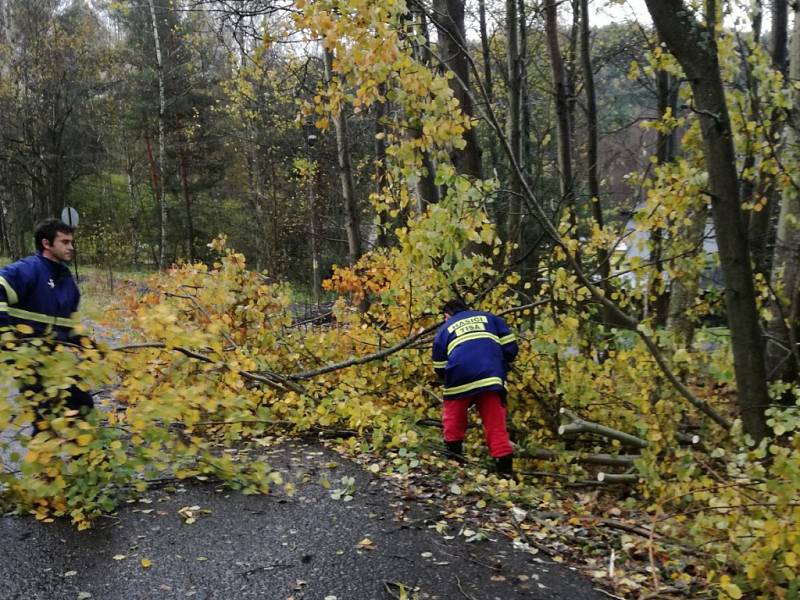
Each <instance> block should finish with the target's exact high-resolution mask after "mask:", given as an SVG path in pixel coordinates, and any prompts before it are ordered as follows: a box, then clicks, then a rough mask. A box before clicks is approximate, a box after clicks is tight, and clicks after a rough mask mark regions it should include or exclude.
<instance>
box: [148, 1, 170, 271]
mask: <svg viewBox="0 0 800 600" xmlns="http://www.w3.org/2000/svg"><path fill="white" fill-rule="evenodd" d="M148 2H149V4H150V18H151V19H152V24H153V43H154V44H155V48H156V72H157V73H158V174H159V177H158V180H159V186H158V189H157V193H158V206H159V208H160V211H159V215H160V220H161V236H160V238H159V250H158V268H159V269H164V267H165V266H166V265H165V263H166V249H167V199H166V195H165V193H164V156H165V154H166V152H165V148H164V145H165V140H164V136H165V134H164V119H165V115H166V112H167V111H166V107H167V101H166V94H165V91H164V63H163V61H162V60H161V39H160V37H159V35H158V20H157V19H156V6H155V2H154V1H153V0H148Z"/></svg>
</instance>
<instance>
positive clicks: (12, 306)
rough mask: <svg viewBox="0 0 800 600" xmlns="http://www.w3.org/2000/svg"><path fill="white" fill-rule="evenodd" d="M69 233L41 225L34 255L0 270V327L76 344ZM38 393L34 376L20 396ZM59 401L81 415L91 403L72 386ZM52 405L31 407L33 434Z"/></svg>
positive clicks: (53, 224)
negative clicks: (25, 329)
mask: <svg viewBox="0 0 800 600" xmlns="http://www.w3.org/2000/svg"><path fill="white" fill-rule="evenodd" d="M74 234H75V230H74V229H73V228H72V227H70V226H69V225H67V224H66V223H64V222H63V221H60V220H58V219H48V220H46V221H42V222H41V223H39V224H38V225H37V226H36V231H35V233H34V239H35V241H36V249H37V252H36V254H34V255H32V256H28V257H26V258H23V259H22V260H18V261H17V262H15V263H12V264H10V265H8V266H6V267H3V268H2V269H0V328H3V327H12V328H13V327H16V326H18V325H27V326H28V327H30V328H31V329H32V330H33V333H32V334H29V335H32V336H34V337H41V338H45V339H51V340H54V341H56V342H73V343H75V342H77V341H78V338H77V336H76V335H75V333H74V331H73V330H74V327H75V326H76V325H77V319H76V315H75V313H76V311H77V310H78V303H79V302H80V297H81V295H80V291H79V290H78V286H77V285H76V284H75V281H74V280H73V279H72V275H71V274H70V272H69V268H68V267H67V265H66V264H65V263H68V262H69V261H71V260H72V258H73V256H74V254H75V248H74V245H73V243H74ZM17 331H19V330H17ZM18 335H19V333H18ZM43 389H44V387H43V386H42V383H41V380H40V379H39V378H38V377H37V381H36V382H35V383H33V384H28V385H26V386H25V387H24V388H23V389H22V392H23V393H25V392H26V391H30V392H31V393H33V394H35V395H40V394H41V393H42V391H43ZM64 399H65V405H66V407H67V408H69V409H72V410H78V411H83V412H86V411H88V410H90V409H91V408H92V407H93V404H94V403H93V402H92V396H91V394H89V393H88V392H86V391H84V390H82V389H80V388H79V387H78V386H77V385H72V386H70V387H69V388H68V389H67V390H66V394H65V397H64ZM56 402H57V400H56V399H52V400H49V401H47V400H46V401H43V402H41V403H40V404H39V405H38V406H37V407H36V408H35V412H36V415H37V419H36V421H35V422H34V425H33V434H34V435H36V433H37V432H38V431H40V430H41V427H40V424H39V421H41V420H42V419H45V418H46V415H47V414H48V413H49V412H51V411H52V409H53V408H54V405H55V404H56Z"/></svg>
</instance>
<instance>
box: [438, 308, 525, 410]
mask: <svg viewBox="0 0 800 600" xmlns="http://www.w3.org/2000/svg"><path fill="white" fill-rule="evenodd" d="M517 351H518V348H517V342H516V338H515V337H514V334H513V333H511V331H510V330H509V329H508V325H506V322H505V321H503V319H501V318H500V317H497V316H495V315H493V314H491V313H488V312H481V311H475V310H465V311H461V312H459V313H457V314H455V315H453V316H452V317H450V318H449V319H448V320H447V321H445V323H444V325H442V327H441V328H440V329H439V331H438V332H437V333H436V338H435V339H434V340H433V367H434V368H435V369H436V372H437V373H438V374H439V375H440V376H442V375H443V376H444V399H445V400H452V399H454V398H463V397H465V396H473V395H475V394H478V393H479V392H485V391H489V390H495V391H499V392H500V394H501V396H502V397H503V398H505V393H506V375H507V373H508V369H509V365H510V363H511V361H513V360H514V359H515V358H516V356H517Z"/></svg>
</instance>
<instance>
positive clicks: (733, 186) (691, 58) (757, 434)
mask: <svg viewBox="0 0 800 600" xmlns="http://www.w3.org/2000/svg"><path fill="white" fill-rule="evenodd" d="M646 2H647V8H648V10H649V11H650V15H651V16H652V18H653V23H654V24H655V27H656V30H657V32H658V34H659V37H660V38H661V39H662V40H664V42H665V43H666V44H667V47H668V48H669V50H670V51H671V52H672V53H673V54H674V55H675V57H676V58H677V59H678V62H679V63H680V64H681V66H682V67H683V70H684V72H685V73H686V75H687V77H688V79H689V83H690V85H691V86H692V91H693V92H694V108H695V110H697V112H698V113H699V114H700V125H701V127H702V131H703V147H704V152H705V163H706V169H707V170H708V186H709V192H708V193H709V195H710V196H711V210H712V215H713V217H714V226H715V229H716V235H717V244H718V247H719V258H720V263H721V265H722V272H723V276H724V277H725V304H726V307H727V311H728V325H729V327H730V330H731V346H732V349H733V359H734V369H735V372H736V384H737V400H738V404H739V409H740V412H741V417H742V422H743V424H744V430H745V432H747V433H748V434H750V435H751V436H752V437H753V438H754V439H756V440H760V439H762V438H763V437H764V436H766V435H767V434H768V428H767V423H766V418H765V415H764V410H765V408H766V407H767V405H768V404H769V396H768V394H767V381H766V372H765V368H764V343H763V339H762V337H761V331H760V326H759V319H758V312H757V310H756V301H755V299H756V293H755V286H754V284H753V272H752V269H751V268H750V251H749V247H748V242H747V231H746V228H745V224H744V217H743V215H742V210H741V206H740V198H739V185H738V174H737V172H736V154H735V151H734V147H733V134H732V131H731V122H730V117H729V115H728V108H727V106H726V103H725V90H724V88H723V85H722V77H721V74H720V66H719V57H718V56H717V45H716V37H715V27H716V24H715V22H714V20H715V18H716V7H715V3H714V2H712V1H709V2H708V3H707V4H706V8H707V10H708V13H707V15H706V18H707V19H708V21H709V22H708V24H707V25H701V24H700V23H699V22H697V21H696V20H695V19H694V17H693V13H692V12H691V11H689V10H688V9H687V7H686V5H685V4H684V3H683V2H682V0H646Z"/></svg>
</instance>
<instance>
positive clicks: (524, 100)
mask: <svg viewBox="0 0 800 600" xmlns="http://www.w3.org/2000/svg"><path fill="white" fill-rule="evenodd" d="M517 21H519V58H520V76H519V77H520V98H519V107H520V118H521V119H522V125H521V127H522V139H521V143H522V149H521V150H520V152H521V160H522V163H521V164H520V167H522V172H523V173H524V174H525V175H526V176H529V177H532V176H533V173H532V168H531V164H532V162H533V161H532V158H531V157H532V156H533V147H532V144H531V110H530V102H529V99H528V20H527V16H526V12H525V0H518V2H517Z"/></svg>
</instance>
